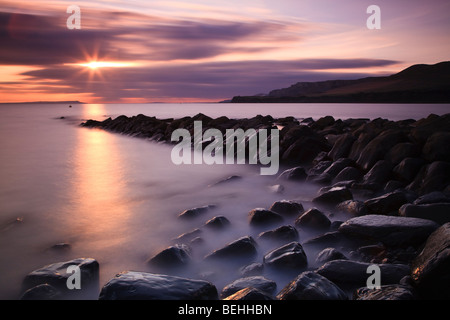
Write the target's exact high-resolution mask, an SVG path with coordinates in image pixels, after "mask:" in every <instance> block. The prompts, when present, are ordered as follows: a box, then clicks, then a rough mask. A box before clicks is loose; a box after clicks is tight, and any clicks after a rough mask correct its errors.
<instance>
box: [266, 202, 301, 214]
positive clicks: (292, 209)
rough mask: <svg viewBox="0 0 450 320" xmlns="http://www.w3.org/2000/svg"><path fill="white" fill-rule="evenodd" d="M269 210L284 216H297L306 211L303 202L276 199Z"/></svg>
mask: <svg viewBox="0 0 450 320" xmlns="http://www.w3.org/2000/svg"><path fill="white" fill-rule="evenodd" d="M269 210H270V211H273V212H276V213H278V214H281V215H283V216H294V215H295V216H296V215H298V214H299V213H301V212H303V211H304V209H303V206H302V204H301V203H298V202H295V201H291V200H279V201H276V202H274V203H273V204H272V205H271V206H270V208H269Z"/></svg>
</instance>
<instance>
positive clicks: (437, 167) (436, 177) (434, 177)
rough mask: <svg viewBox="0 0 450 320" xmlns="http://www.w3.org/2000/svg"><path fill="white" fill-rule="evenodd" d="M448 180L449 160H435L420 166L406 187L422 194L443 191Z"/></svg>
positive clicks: (449, 171)
mask: <svg viewBox="0 0 450 320" xmlns="http://www.w3.org/2000/svg"><path fill="white" fill-rule="evenodd" d="M449 181H450V162H446V161H435V162H433V163H431V164H430V165H427V166H424V167H422V169H421V170H420V172H419V173H418V174H417V176H416V178H415V179H414V181H413V182H412V183H411V184H409V185H408V186H407V189H409V190H413V191H415V192H417V193H418V194H419V195H424V194H427V193H430V192H433V191H443V190H444V189H445V188H446V187H447V186H448V182H449Z"/></svg>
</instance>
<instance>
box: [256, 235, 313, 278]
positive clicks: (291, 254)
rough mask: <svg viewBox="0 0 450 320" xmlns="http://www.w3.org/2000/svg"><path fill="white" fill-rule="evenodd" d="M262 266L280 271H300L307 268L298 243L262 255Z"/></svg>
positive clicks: (305, 258) (306, 261)
mask: <svg viewBox="0 0 450 320" xmlns="http://www.w3.org/2000/svg"><path fill="white" fill-rule="evenodd" d="M263 262H264V265H266V266H268V267H271V268H276V269H282V270H294V271H296V270H302V269H304V268H306V267H307V265H308V259H307V257H306V253H305V251H304V250H303V247H302V245H301V244H300V243H298V242H295V241H294V242H291V243H288V244H286V245H283V246H281V247H279V248H276V249H274V250H271V251H269V252H268V253H267V254H265V255H264V259H263Z"/></svg>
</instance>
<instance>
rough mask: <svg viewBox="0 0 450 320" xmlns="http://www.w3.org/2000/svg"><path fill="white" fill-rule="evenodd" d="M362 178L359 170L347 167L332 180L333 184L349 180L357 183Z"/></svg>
mask: <svg viewBox="0 0 450 320" xmlns="http://www.w3.org/2000/svg"><path fill="white" fill-rule="evenodd" d="M363 176H364V175H363V173H362V172H361V171H360V170H359V169H357V168H353V167H347V168H344V169H342V171H341V172H339V173H338V174H337V176H336V177H335V178H334V179H333V182H339V181H350V180H355V181H359V180H361V179H362V177H363Z"/></svg>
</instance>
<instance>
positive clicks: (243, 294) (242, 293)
mask: <svg viewBox="0 0 450 320" xmlns="http://www.w3.org/2000/svg"><path fill="white" fill-rule="evenodd" d="M223 300H242V301H250V300H258V301H264V300H273V299H272V296H271V295H269V294H267V293H265V292H263V291H261V290H259V289H256V288H244V289H241V290H239V291H237V292H235V293H233V294H232V295H230V296H228V297H226V298H224V299H223Z"/></svg>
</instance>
